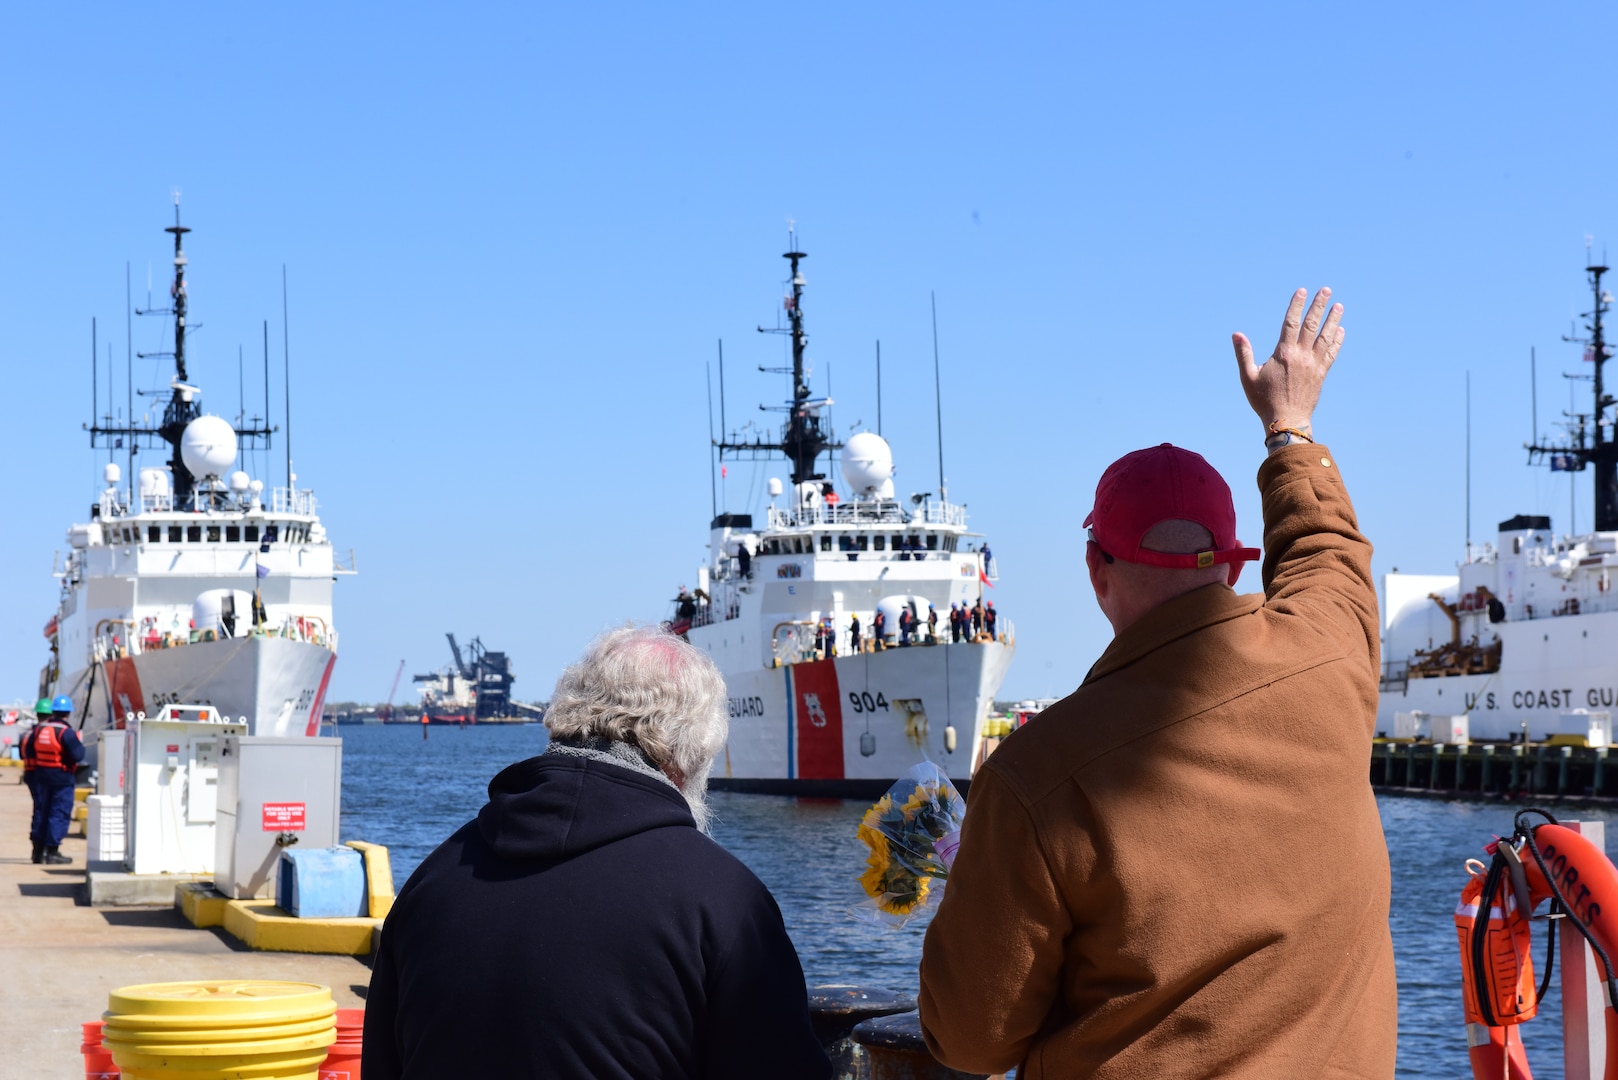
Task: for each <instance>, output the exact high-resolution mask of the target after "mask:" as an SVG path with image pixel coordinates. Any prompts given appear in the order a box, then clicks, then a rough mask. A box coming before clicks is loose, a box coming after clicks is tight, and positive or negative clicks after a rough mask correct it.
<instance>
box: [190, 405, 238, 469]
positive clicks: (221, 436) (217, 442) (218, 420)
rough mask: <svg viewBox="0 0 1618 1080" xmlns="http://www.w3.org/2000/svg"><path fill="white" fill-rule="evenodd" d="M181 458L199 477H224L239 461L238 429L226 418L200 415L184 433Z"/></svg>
mask: <svg viewBox="0 0 1618 1080" xmlns="http://www.w3.org/2000/svg"><path fill="white" fill-rule="evenodd" d="M180 460H182V461H184V462H185V467H186V468H187V469H189V470H191V475H193V476H195V477H197V478H198V479H201V478H203V477H205V476H224V475H225V470H227V469H229V468H230V466H231V465H232V464H233V463H234V462H235V461H236V430H235V429H234V428H232V427H231V426H230V421H228V420H225V419H224V418H223V417H218V416H199V417H197V418H196V419H195V420H193V421H191V422H190V423H189V424H187V425H186V426H185V433H184V434H182V435H181V436H180Z"/></svg>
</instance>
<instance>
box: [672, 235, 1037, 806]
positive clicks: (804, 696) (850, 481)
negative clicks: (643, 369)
mask: <svg viewBox="0 0 1618 1080" xmlns="http://www.w3.org/2000/svg"><path fill="white" fill-rule="evenodd" d="M796 246H797V245H796V244H794V245H793V250H792V251H789V252H787V254H786V256H785V258H786V259H788V260H789V263H790V268H791V269H790V272H791V278H790V291H789V293H788V294H787V296H786V297H785V299H784V307H785V310H786V314H787V316H788V326H787V327H786V328H785V332H786V333H787V334H788V335H789V336H790V339H791V347H792V367H791V369H790V373H791V376H792V399H791V400H790V401H789V402H788V403H787V404H786V406H785V412H786V420H785V423H784V424H783V425H782V427H781V429H780V431H779V436H778V437H776V438H767V437H763V436H760V437H758V438H755V439H754V440H752V441H743V440H740V439H736V438H734V437H727V438H724V439H721V440H719V441H718V442H717V443H716V447H717V450H718V452H719V455H720V459H721V460H735V459H738V458H740V459H748V458H752V459H779V458H782V457H784V458H785V459H786V460H787V461H788V462H790V463H791V475H790V481H789V482H788V483H787V484H783V483H782V482H781V481H780V480H779V479H771V480H770V487H769V491H770V496H771V503H770V505H769V507H768V508H767V510H766V512H765V514H764V518H763V520H762V521H761V522H758V523H757V524H755V522H754V520H753V516H752V515H751V514H739V513H719V514H717V515H716V516H715V517H714V519H713V521H712V523H711V525H710V531H709V541H708V558H707V560H706V561H705V562H704V563H703V565H702V566H701V567H699V569H698V571H697V587H696V590H695V591H694V592H688V593H685V594H683V595H682V596H681V597H679V598H677V600H676V609H675V613H674V619H673V620H672V622H673V625H674V628H675V629H676V630H678V631H681V632H684V633H685V634H686V635H687V636H688V638H689V640H690V641H691V643H692V644H693V645H696V646H697V647H698V648H701V649H703V650H705V651H706V652H708V653H709V654H710V655H712V656H713V658H714V660H715V662H716V663H717V664H718V666H719V668H720V670H721V672H723V674H724V676H725V682H726V687H727V690H728V692H729V697H730V701H729V708H730V740H729V742H728V744H727V745H726V748H725V751H724V754H723V755H722V756H721V758H720V760H719V761H718V762H716V764H715V768H714V774H713V777H712V778H711V781H710V782H711V783H712V784H713V785H714V786H715V787H720V788H729V789H733V790H753V791H783V792H798V793H824V794H841V793H859V794H863V793H865V792H868V791H872V790H876V789H879V788H884V787H885V786H886V784H887V783H888V782H891V781H892V780H893V779H895V778H896V777H898V776H900V775H903V774H904V773H905V772H906V771H907V770H908V769H909V768H910V767H911V766H913V765H915V764H916V763H917V762H918V761H921V760H922V759H924V758H926V759H931V760H933V761H935V762H937V763H939V764H940V765H941V766H943V767H944V768H945V769H947V770H948V772H949V774H950V775H951V776H952V777H955V778H957V779H960V780H967V779H969V778H970V776H971V774H972V771H973V770H974V768H975V767H976V766H977V764H978V763H979V760H978V758H979V754H980V746H981V739H980V736H981V735H982V734H983V728H984V721H985V719H986V718H987V716H988V713H989V710H990V708H991V706H992V704H993V701H994V695H995V692H996V691H997V690H998V689H999V687H1000V683H1001V681H1002V680H1003V679H1004V677H1005V674H1006V670H1007V668H1008V667H1009V665H1010V663H1011V658H1012V654H1013V652H1014V649H1015V644H1014V642H1015V635H1014V630H1013V628H1012V626H1011V625H1010V624H1009V623H1008V622H1006V621H1005V620H1003V619H999V618H998V617H997V616H996V615H995V614H994V613H993V601H992V599H989V598H988V597H986V595H985V590H986V588H987V587H988V586H989V585H990V583H992V581H993V580H995V578H996V577H997V576H998V575H997V574H996V572H995V567H994V565H993V561H992V558H991V557H990V556H989V555H988V553H987V547H986V545H984V544H982V542H981V541H982V537H981V536H979V535H978V534H976V533H973V532H971V531H969V529H968V527H967V521H966V511H965V508H964V507H963V506H960V505H957V504H954V503H952V502H950V501H949V499H948V498H947V496H946V493H945V492H944V490H943V489H942V485H940V490H939V491H938V492H937V493H933V492H917V493H913V494H909V495H907V496H905V497H902V498H901V497H898V496H897V495H896V494H895V489H894V483H893V476H894V465H893V456H892V451H891V449H890V447H889V446H888V443H887V442H886V441H885V440H884V439H883V438H881V436H879V435H878V434H876V433H874V432H859V433H856V434H854V435H853V436H851V437H850V438H849V439H848V440H847V443H846V445H844V444H839V443H837V442H836V441H835V440H834V439H833V437H832V434H831V432H830V431H829V429H828V427H827V426H826V425H825V422H824V419H823V418H824V416H825V414H826V411H827V409H828V408H829V406H830V405H831V404H832V402H831V401H830V400H829V399H827V398H816V397H814V396H813V395H812V394H811V392H810V387H809V382H808V376H807V374H806V369H805V350H806V348H807V346H808V334H807V332H806V330H805V327H804V315H803V290H804V286H805V284H806V282H805V279H804V276H803V273H802V271H801V268H800V264H801V261H802V260H803V259H804V258H806V257H807V256H805V255H804V253H802V252H800V251H798V250H796ZM836 450H841V451H842V454H841V473H842V481H843V491H842V492H841V493H839V491H838V490H837V485H836V482H835V481H833V480H831V479H828V477H827V475H826V474H825V473H824V472H822V471H820V468H819V466H820V461H821V459H822V457H823V456H826V455H828V454H830V453H831V452H832V451H836ZM951 605H959V606H960V607H961V608H963V609H965V610H968V611H970V610H971V609H973V608H976V609H977V613H978V615H979V623H978V626H977V628H976V629H973V628H972V627H971V626H970V625H968V628H967V630H966V632H965V633H964V634H962V635H960V640H959V641H956V640H955V639H956V637H957V635H956V634H955V633H953V632H952V629H951V624H950V618H949V616H950V609H951ZM879 612H880V613H881V624H882V625H881V638H882V640H880V641H878V613H879ZM969 618H970V617H969ZM930 623H931V624H932V625H931V626H929V624H930ZM856 624H857V626H858V631H857V635H858V636H857V637H856Z"/></svg>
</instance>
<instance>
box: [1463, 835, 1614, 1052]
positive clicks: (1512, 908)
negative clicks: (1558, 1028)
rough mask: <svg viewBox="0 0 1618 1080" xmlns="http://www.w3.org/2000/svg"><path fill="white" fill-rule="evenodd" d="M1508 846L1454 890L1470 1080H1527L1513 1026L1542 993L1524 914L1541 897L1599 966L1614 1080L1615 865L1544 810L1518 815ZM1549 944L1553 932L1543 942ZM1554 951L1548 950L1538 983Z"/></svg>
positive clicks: (1495, 848)
mask: <svg viewBox="0 0 1618 1080" xmlns="http://www.w3.org/2000/svg"><path fill="white" fill-rule="evenodd" d="M1530 814H1537V815H1539V816H1541V817H1543V818H1545V819H1546V823H1545V824H1541V825H1537V826H1530V825H1528V824H1526V823H1525V822H1524V820H1523V819H1524V817H1525V816H1527V815H1530ZM1516 825H1517V829H1516V832H1515V833H1514V834H1513V835H1512V837H1511V838H1510V839H1509V840H1496V841H1495V842H1494V843H1492V844H1490V845H1489V846H1488V848H1487V849H1486V850H1487V851H1488V852H1489V853H1490V854H1491V855H1492V856H1493V859H1492V861H1491V862H1490V864H1489V865H1488V867H1487V870H1486V871H1485V868H1484V866H1483V864H1482V863H1481V862H1475V861H1474V862H1471V863H1469V864H1468V869H1469V870H1471V872H1472V876H1471V878H1470V879H1469V880H1468V881H1467V883H1466V885H1465V886H1464V887H1463V888H1462V889H1461V902H1460V904H1459V905H1457V907H1456V908H1455V930H1456V936H1457V937H1458V939H1459V942H1460V948H1461V983H1462V988H1461V994H1462V1000H1463V1003H1464V1006H1465V1012H1466V1043H1467V1055H1468V1057H1470V1058H1471V1061H1472V1075H1473V1077H1474V1080H1499V1078H1500V1077H1507V1078H1509V1080H1531V1076H1532V1074H1531V1073H1530V1071H1529V1068H1528V1057H1527V1054H1526V1053H1525V1052H1524V1050H1523V1045H1522V1038H1521V1036H1518V1037H1516V1038H1515V1039H1514V1038H1513V1037H1512V1035H1511V1029H1512V1028H1513V1027H1515V1026H1516V1025H1518V1024H1521V1023H1523V1022H1524V1021H1527V1020H1532V1019H1533V1018H1534V1015H1535V1014H1536V1013H1537V1012H1538V1010H1539V994H1540V991H1541V990H1542V989H1543V988H1544V987H1543V986H1542V985H1536V983H1535V980H1534V963H1533V958H1532V957H1531V955H1530V952H1529V948H1530V944H1531V942H1530V937H1531V934H1530V921H1529V919H1530V916H1531V915H1532V913H1533V910H1534V908H1536V907H1538V906H1539V905H1540V904H1541V903H1543V902H1544V901H1546V900H1550V901H1551V902H1552V910H1557V909H1560V911H1561V912H1562V914H1563V918H1564V921H1566V922H1568V923H1570V924H1571V925H1573V926H1574V927H1575V928H1577V929H1578V930H1579V931H1580V932H1581V933H1582V934H1583V935H1584V936H1585V938H1586V939H1587V940H1588V941H1589V942H1590V944H1591V946H1592V948H1593V951H1594V953H1595V959H1596V961H1597V962H1598V963H1599V964H1601V965H1603V967H1604V970H1603V971H1602V975H1603V981H1604V982H1605V983H1606V984H1607V1003H1608V1004H1607V1008H1606V1011H1605V1014H1604V1015H1605V1021H1606V1023H1605V1026H1606V1032H1607V1061H1606V1067H1605V1070H1604V1075H1605V1077H1606V1080H1618V1011H1615V1010H1614V1008H1613V1005H1612V1002H1613V1001H1614V999H1615V998H1618V994H1615V993H1614V990H1615V989H1618V987H1615V985H1614V983H1615V967H1614V964H1615V963H1618V948H1615V946H1618V867H1615V866H1613V864H1612V862H1611V861H1610V860H1608V858H1607V856H1606V853H1605V852H1603V851H1602V850H1601V849H1600V848H1598V847H1596V845H1594V844H1593V843H1591V842H1590V841H1589V840H1588V839H1586V838H1585V837H1584V836H1582V835H1580V834H1579V833H1576V832H1574V831H1573V830H1572V829H1569V828H1567V827H1566V826H1565V825H1558V824H1556V819H1555V818H1552V817H1551V816H1550V815H1549V814H1547V813H1545V812H1544V811H1543V810H1523V811H1521V812H1520V813H1518V815H1517V821H1516ZM1547 944H1548V945H1549V947H1550V948H1552V949H1554V947H1555V938H1554V936H1551V937H1550V940H1549V942H1548V943H1547ZM1554 957H1555V954H1554V953H1553V952H1547V964H1546V973H1545V979H1546V983H1547V984H1548V982H1549V979H1550V969H1551V964H1552V963H1554Z"/></svg>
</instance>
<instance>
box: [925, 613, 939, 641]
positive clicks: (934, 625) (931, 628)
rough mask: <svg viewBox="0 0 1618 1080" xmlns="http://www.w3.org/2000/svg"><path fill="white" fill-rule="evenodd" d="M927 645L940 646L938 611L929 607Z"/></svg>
mask: <svg viewBox="0 0 1618 1080" xmlns="http://www.w3.org/2000/svg"><path fill="white" fill-rule="evenodd" d="M927 644H929V645H937V644H938V609H937V608H935V607H933V605H931V604H928V605H927Z"/></svg>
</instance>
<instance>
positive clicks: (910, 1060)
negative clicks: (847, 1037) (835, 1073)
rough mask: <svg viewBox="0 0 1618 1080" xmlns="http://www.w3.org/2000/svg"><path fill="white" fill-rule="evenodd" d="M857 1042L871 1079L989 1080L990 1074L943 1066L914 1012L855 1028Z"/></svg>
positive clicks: (869, 1022)
mask: <svg viewBox="0 0 1618 1080" xmlns="http://www.w3.org/2000/svg"><path fill="white" fill-rule="evenodd" d="M853 1038H854V1041H855V1042H856V1043H858V1044H859V1045H860V1046H861V1047H862V1048H863V1049H864V1051H865V1054H866V1058H867V1060H868V1062H869V1064H870V1069H871V1072H870V1076H871V1080H985V1078H986V1077H987V1074H986V1073H964V1072H957V1071H956V1070H955V1069H951V1068H948V1067H946V1066H943V1065H940V1064H939V1063H938V1062H937V1061H936V1060H934V1058H933V1056H932V1054H930V1053H928V1052H927V1042H926V1040H925V1039H923V1038H922V1037H921V1017H920V1015H919V1014H917V1013H914V1012H907V1013H898V1014H896V1015H893V1016H883V1017H878V1018H877V1019H875V1020H866V1021H865V1022H864V1023H862V1024H860V1025H859V1026H857V1027H856V1028H855V1029H854V1035H853Z"/></svg>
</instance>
